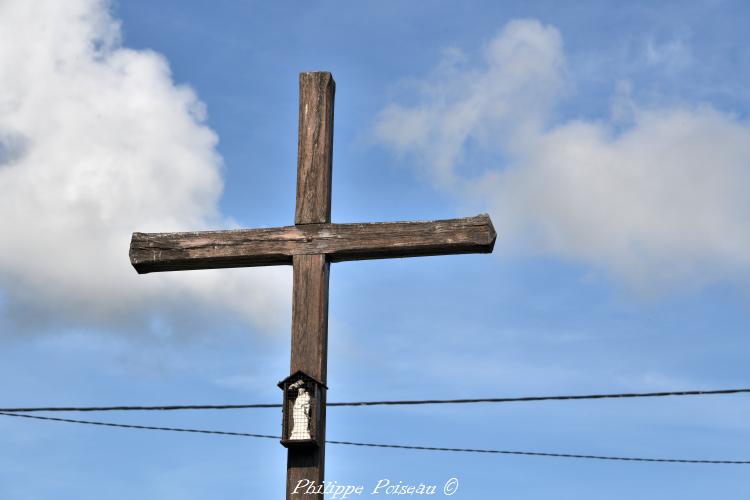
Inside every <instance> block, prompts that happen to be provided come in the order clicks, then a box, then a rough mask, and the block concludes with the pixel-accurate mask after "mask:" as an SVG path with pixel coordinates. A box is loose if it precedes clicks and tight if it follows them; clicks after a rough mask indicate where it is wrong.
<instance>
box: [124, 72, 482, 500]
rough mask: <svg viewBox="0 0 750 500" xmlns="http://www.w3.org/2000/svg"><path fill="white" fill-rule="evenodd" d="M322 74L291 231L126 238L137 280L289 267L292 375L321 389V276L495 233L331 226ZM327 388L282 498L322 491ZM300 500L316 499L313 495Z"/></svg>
mask: <svg viewBox="0 0 750 500" xmlns="http://www.w3.org/2000/svg"><path fill="white" fill-rule="evenodd" d="M335 89H336V84H335V82H334V81H333V77H332V76H331V74H330V73H325V72H316V73H301V74H300V103H299V142H298V149H297V153H298V159H297V207H296V211H295V215H294V226H286V227H276V228H270V229H241V230H232V231H203V232H191V233H133V238H132V241H131V243H130V262H131V263H132V265H133V267H135V269H136V271H138V273H140V274H143V273H151V272H159V271H180V270H186V269H215V268H225V267H251V266H271V265H279V264H287V265H288V264H291V265H292V266H293V268H294V278H293V280H294V285H293V305H292V353H291V370H290V373H295V372H296V371H298V370H301V371H303V372H305V373H307V374H308V375H310V376H312V377H314V378H316V379H318V380H319V381H321V382H322V383H323V384H325V383H326V365H327V355H328V274H329V265H330V263H331V262H342V261H348V260H364V259H385V258H393V257H417V256H424V255H447V254H462V253H490V252H492V249H493V247H494V244H495V230H494V228H493V227H492V222H491V221H490V218H489V216H487V215H486V214H482V215H478V216H476V217H469V218H464V219H450V220H438V221H429V222H379V223H369V224H332V223H331V166H332V156H333V101H334V94H335ZM325 392H326V391H325V389H324V390H323V396H322V404H321V412H322V420H321V422H322V425H321V429H320V433H321V434H322V436H321V440H320V442H321V445H320V446H318V447H315V448H309V449H300V448H289V449H288V455H287V496H286V498H287V499H291V498H296V497H297V496H298V495H299V492H298V493H297V495H295V496H294V497H293V496H292V491H293V490H294V488H295V486H296V485H297V484H298V481H300V480H302V479H307V480H309V481H314V482H315V483H316V484H318V485H321V484H323V465H324V457H325V447H324V443H325ZM305 497H306V498H317V499H321V500H322V498H323V495H322V494H320V495H312V496H307V495H305Z"/></svg>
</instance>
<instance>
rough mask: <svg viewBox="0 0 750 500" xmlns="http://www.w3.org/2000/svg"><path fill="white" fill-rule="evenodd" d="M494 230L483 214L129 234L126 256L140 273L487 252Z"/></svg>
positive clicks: (490, 247) (493, 241)
mask: <svg viewBox="0 0 750 500" xmlns="http://www.w3.org/2000/svg"><path fill="white" fill-rule="evenodd" d="M495 236H496V235H495V229H494V228H493V226H492V221H491V220H490V218H489V216H488V215H486V214H481V215H478V216H476V217H467V218H463V219H447V220H437V221H424V222H379V223H371V224H307V225H301V226H286V227H279V228H271V229H247V230H237V231H204V232H193V233H134V234H133V238H132V241H131V244H130V261H131V263H132V264H133V267H135V269H136V270H137V271H138V272H139V273H150V272H157V271H176V270H183V269H214V268H219V267H253V266H269V265H279V264H291V263H292V257H293V256H295V255H316V254H324V255H326V256H327V258H328V261H329V262H342V261H348V260H366V259H386V258H394V257H419V256H427V255H449V254H461V253H489V252H492V248H493V246H494V244H495Z"/></svg>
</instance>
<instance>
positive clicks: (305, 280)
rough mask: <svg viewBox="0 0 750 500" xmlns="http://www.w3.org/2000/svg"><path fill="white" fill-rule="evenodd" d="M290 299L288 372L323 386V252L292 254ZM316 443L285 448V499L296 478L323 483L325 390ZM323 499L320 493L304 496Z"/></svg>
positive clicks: (325, 356)
mask: <svg viewBox="0 0 750 500" xmlns="http://www.w3.org/2000/svg"><path fill="white" fill-rule="evenodd" d="M293 260H294V278H293V280H294V284H293V291H292V294H293V300H292V357H291V363H290V373H295V372H296V371H297V370H302V371H303V372H305V373H307V374H308V375H310V376H312V377H313V378H316V379H318V380H319V381H320V382H322V383H323V384H324V385H325V384H326V377H327V374H328V370H327V364H328V276H329V266H330V264H329V263H328V262H327V261H326V258H325V255H322V254H318V255H295V256H294V259H293ZM321 391H322V394H321V396H322V397H321V402H322V403H321V406H320V412H321V417H320V422H321V425H320V427H319V428H318V429H317V432H318V446H317V447H314V448H301V449H300V448H289V450H288V454H287V498H288V499H291V498H300V496H299V495H295V496H292V493H291V492H293V491H294V488H295V487H296V486H297V484H298V483H299V481H301V480H303V479H307V480H309V481H311V482H312V481H314V482H315V483H316V484H319V485H320V484H323V475H324V464H325V431H326V429H325V421H326V418H325V417H326V414H325V411H326V407H325V401H326V389H325V388H322V389H321ZM304 498H313V499H319V500H322V499H323V495H322V494H321V495H304Z"/></svg>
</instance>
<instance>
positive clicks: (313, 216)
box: [294, 72, 336, 224]
mask: <svg viewBox="0 0 750 500" xmlns="http://www.w3.org/2000/svg"><path fill="white" fill-rule="evenodd" d="M335 94H336V82H334V80H333V77H332V76H331V74H330V73H326V72H317V73H300V75H299V140H298V141H299V142H298V143H297V209H296V211H295V213H294V223H295V224H316V223H323V222H331V165H332V161H333V101H334V96H335Z"/></svg>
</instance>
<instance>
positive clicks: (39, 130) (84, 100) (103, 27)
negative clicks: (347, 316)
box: [0, 0, 289, 328]
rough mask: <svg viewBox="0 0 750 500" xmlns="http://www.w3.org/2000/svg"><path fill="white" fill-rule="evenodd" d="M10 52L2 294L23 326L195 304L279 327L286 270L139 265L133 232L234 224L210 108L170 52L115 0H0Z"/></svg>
mask: <svg viewBox="0 0 750 500" xmlns="http://www.w3.org/2000/svg"><path fill="white" fill-rule="evenodd" d="M0 61H2V64H0V88H2V89H3V91H2V93H0V235H2V237H1V238H2V242H1V243H0V290H2V293H1V294H0V296H2V301H1V302H2V303H4V304H5V313H6V314H7V316H8V317H11V318H15V323H14V324H13V325H12V328H23V326H28V325H30V324H32V323H33V324H36V325H42V324H45V323H53V324H55V325H56V326H58V327H59V326H61V325H69V326H86V325H89V326H90V325H107V326H115V325H121V324H122V323H123V321H125V320H127V321H130V322H137V323H140V324H143V325H146V326H147V325H152V326H153V324H154V322H153V317H152V316H153V313H154V311H156V310H162V311H163V310H165V308H166V309H170V310H172V311H173V312H174V313H175V314H176V315H178V316H181V315H184V312H185V311H186V310H193V309H194V308H195V307H196V305H197V304H202V305H203V306H205V307H204V309H205V308H206V307H207V308H216V309H219V310H229V311H231V312H234V313H236V314H237V315H239V316H241V317H242V318H244V319H245V320H247V321H249V322H251V323H253V324H256V325H259V326H261V327H270V326H272V325H275V324H277V320H278V317H279V316H282V317H283V315H284V314H286V312H287V299H286V298H285V297H287V296H288V295H287V294H286V291H287V288H288V285H287V282H288V281H289V280H288V279H286V278H287V272H286V271H283V270H273V269H265V270H243V271H240V270H233V271H232V272H231V273H230V272H221V271H217V272H214V271H207V272H189V273H173V274H169V273H168V274H158V275H147V276H137V275H136V273H135V272H134V271H133V269H132V268H131V267H130V265H129V261H128V245H129V239H130V233H131V232H133V231H135V230H137V231H176V230H195V229H202V228H209V227H210V228H217V227H221V226H222V225H225V221H224V219H223V218H222V216H221V214H220V213H219V211H218V209H217V203H218V200H219V197H220V195H221V192H222V187H223V186H222V177H221V169H222V161H221V157H220V156H219V155H218V154H217V152H216V149H215V147H216V144H217V137H216V134H215V133H214V132H213V131H212V130H211V129H210V128H208V127H207V126H206V125H205V123H204V120H205V109H204V106H203V104H202V103H201V102H200V101H199V100H198V98H197V97H196V95H195V93H194V92H193V91H192V90H191V89H190V88H189V87H186V86H182V85H176V84H175V83H174V82H173V81H172V78H171V74H170V69H169V65H168V63H167V61H166V60H165V59H164V57H162V56H161V55H159V54H157V53H154V52H151V51H136V50H130V49H128V48H125V47H123V46H122V44H121V41H120V30H119V26H118V23H117V22H116V21H115V20H113V19H112V17H111V15H110V14H109V11H108V4H107V2H106V1H104V0H67V1H65V2H59V1H56V0H40V1H34V2H27V1H24V0H9V1H5V2H0ZM0 305H2V304H0ZM163 320H164V318H161V320H160V321H163ZM167 323H169V321H167Z"/></svg>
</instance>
